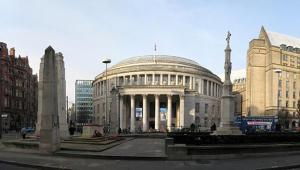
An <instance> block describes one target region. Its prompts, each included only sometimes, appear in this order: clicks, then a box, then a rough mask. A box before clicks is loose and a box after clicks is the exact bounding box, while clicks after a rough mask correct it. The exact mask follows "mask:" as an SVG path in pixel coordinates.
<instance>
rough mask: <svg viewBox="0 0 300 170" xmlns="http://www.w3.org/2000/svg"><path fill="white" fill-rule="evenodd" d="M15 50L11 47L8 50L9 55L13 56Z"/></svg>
mask: <svg viewBox="0 0 300 170" xmlns="http://www.w3.org/2000/svg"><path fill="white" fill-rule="evenodd" d="M15 52H16V50H15V48H11V49H10V50H9V55H10V56H15Z"/></svg>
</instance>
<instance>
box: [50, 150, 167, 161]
mask: <svg viewBox="0 0 300 170" xmlns="http://www.w3.org/2000/svg"><path fill="white" fill-rule="evenodd" d="M55 155H57V156H63V157H70V158H75V157H76V158H83V157H84V158H91V159H107V160H149V161H164V160H168V157H167V156H165V157H153V156H152V157H151V156H120V155H91V154H80V153H65V152H59V153H55Z"/></svg>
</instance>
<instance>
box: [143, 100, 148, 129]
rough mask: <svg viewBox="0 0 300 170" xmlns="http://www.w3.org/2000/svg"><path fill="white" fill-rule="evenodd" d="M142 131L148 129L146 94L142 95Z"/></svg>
mask: <svg viewBox="0 0 300 170" xmlns="http://www.w3.org/2000/svg"><path fill="white" fill-rule="evenodd" d="M143 131H144V132H147V131H148V113H147V95H143Z"/></svg>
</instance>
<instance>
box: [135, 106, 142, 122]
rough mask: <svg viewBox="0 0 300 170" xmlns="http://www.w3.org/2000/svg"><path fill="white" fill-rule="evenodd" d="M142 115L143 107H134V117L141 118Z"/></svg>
mask: <svg viewBox="0 0 300 170" xmlns="http://www.w3.org/2000/svg"><path fill="white" fill-rule="evenodd" d="M142 117H143V108H141V107H137V108H135V118H136V120H142Z"/></svg>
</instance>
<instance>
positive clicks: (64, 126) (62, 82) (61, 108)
mask: <svg viewBox="0 0 300 170" xmlns="http://www.w3.org/2000/svg"><path fill="white" fill-rule="evenodd" d="M55 59H56V65H57V66H56V71H57V75H58V77H57V96H58V98H57V103H58V115H59V131H60V137H61V138H66V137H68V136H69V132H68V123H67V119H66V117H67V116H66V110H67V109H66V79H65V64H64V57H63V54H62V53H57V54H55Z"/></svg>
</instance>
